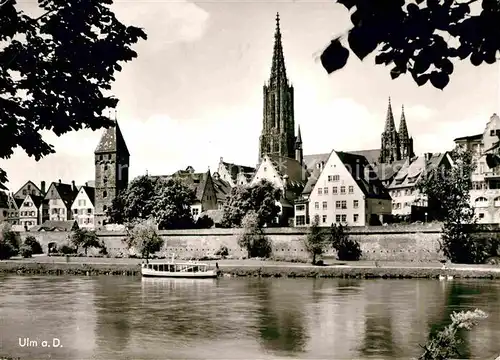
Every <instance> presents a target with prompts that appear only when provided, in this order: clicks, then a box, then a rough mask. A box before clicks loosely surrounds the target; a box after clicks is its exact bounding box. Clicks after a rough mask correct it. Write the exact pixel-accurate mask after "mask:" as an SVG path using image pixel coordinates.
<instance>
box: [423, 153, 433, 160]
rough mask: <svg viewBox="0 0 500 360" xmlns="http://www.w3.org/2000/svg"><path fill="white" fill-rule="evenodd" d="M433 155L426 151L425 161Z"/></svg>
mask: <svg viewBox="0 0 500 360" xmlns="http://www.w3.org/2000/svg"><path fill="white" fill-rule="evenodd" d="M431 157H432V153H425V154H424V158H425V161H429V160H430V159H431Z"/></svg>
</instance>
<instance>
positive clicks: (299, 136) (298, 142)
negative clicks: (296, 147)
mask: <svg viewBox="0 0 500 360" xmlns="http://www.w3.org/2000/svg"><path fill="white" fill-rule="evenodd" d="M295 143H296V144H302V135H301V134H300V125H299V130H298V132H297V140H295Z"/></svg>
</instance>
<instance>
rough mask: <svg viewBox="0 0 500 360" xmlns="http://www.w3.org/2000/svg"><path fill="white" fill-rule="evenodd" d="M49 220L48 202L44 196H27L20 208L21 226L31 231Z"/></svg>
mask: <svg viewBox="0 0 500 360" xmlns="http://www.w3.org/2000/svg"><path fill="white" fill-rule="evenodd" d="M47 219H48V201H47V200H44V198H43V196H37V195H26V197H25V198H24V201H23V203H22V204H21V206H20V208H19V225H21V226H23V227H24V229H26V230H30V229H31V228H32V227H34V226H36V225H40V224H42V223H43V222H44V221H45V220H47Z"/></svg>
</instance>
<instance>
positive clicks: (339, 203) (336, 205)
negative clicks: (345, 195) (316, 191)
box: [335, 201, 342, 209]
mask: <svg viewBox="0 0 500 360" xmlns="http://www.w3.org/2000/svg"><path fill="white" fill-rule="evenodd" d="M341 206H342V205H341V202H340V201H335V208H337V209H340V207H341Z"/></svg>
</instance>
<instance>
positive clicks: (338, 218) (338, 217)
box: [335, 215, 341, 223]
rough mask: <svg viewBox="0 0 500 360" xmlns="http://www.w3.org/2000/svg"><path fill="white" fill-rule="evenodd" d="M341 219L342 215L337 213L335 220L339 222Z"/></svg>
mask: <svg viewBox="0 0 500 360" xmlns="http://www.w3.org/2000/svg"><path fill="white" fill-rule="evenodd" d="M340 219H341V217H340V215H335V222H337V223H339V222H340Z"/></svg>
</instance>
